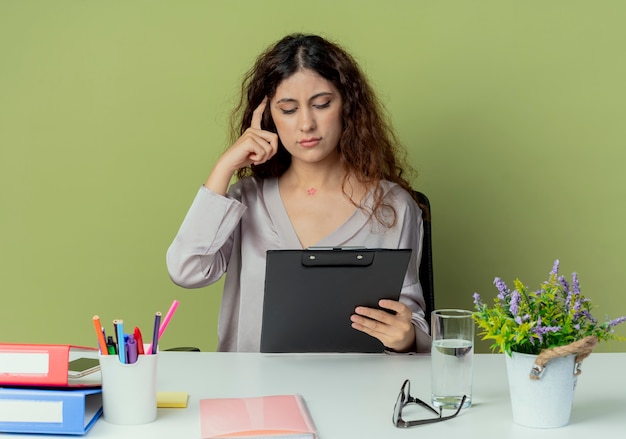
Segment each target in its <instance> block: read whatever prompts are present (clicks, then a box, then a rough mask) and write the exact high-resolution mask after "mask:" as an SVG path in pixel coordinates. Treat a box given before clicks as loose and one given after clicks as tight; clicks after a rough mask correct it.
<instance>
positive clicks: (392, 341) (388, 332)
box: [350, 299, 415, 352]
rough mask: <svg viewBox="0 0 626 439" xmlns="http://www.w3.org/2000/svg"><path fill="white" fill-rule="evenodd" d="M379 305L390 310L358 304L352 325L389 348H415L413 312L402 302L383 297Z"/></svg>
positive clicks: (395, 349) (399, 349)
mask: <svg viewBox="0 0 626 439" xmlns="http://www.w3.org/2000/svg"><path fill="white" fill-rule="evenodd" d="M378 306H380V307H381V308H384V309H388V310H390V311H392V312H391V313H390V312H387V311H384V310H381V309H375V308H367V307H365V306H357V307H356V309H355V310H354V312H355V314H352V316H351V317H350V320H352V327H353V328H354V329H357V330H359V331H362V332H365V333H366V334H369V335H371V336H372V337H375V338H377V339H378V340H380V341H381V343H382V344H383V345H385V347H387V348H391V349H393V350H394V351H398V352H406V351H410V350H414V349H415V329H414V328H413V324H412V323H411V318H412V317H413V313H412V311H411V309H410V308H409V307H408V306H406V305H405V304H404V303H402V302H398V301H396V300H389V299H381V300H380V301H379V302H378Z"/></svg>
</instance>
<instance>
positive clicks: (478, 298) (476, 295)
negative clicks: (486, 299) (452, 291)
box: [473, 293, 480, 306]
mask: <svg viewBox="0 0 626 439" xmlns="http://www.w3.org/2000/svg"><path fill="white" fill-rule="evenodd" d="M473 297H474V305H476V306H480V294H478V293H474V296H473Z"/></svg>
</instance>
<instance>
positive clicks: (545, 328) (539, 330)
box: [531, 325, 561, 343]
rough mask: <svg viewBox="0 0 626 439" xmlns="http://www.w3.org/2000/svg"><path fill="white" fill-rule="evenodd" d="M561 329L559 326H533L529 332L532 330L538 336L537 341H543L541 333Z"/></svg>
mask: <svg viewBox="0 0 626 439" xmlns="http://www.w3.org/2000/svg"><path fill="white" fill-rule="evenodd" d="M560 330H561V327H560V326H541V325H538V326H535V327H534V328H533V329H531V332H534V333H535V334H537V336H538V337H539V341H540V342H541V343H543V335H544V334H547V333H548V332H559V331H560Z"/></svg>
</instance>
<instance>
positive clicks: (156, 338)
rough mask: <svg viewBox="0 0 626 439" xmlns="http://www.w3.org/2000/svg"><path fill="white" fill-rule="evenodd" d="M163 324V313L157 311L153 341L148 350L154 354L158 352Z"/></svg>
mask: <svg viewBox="0 0 626 439" xmlns="http://www.w3.org/2000/svg"><path fill="white" fill-rule="evenodd" d="M160 325H161V313H160V312H156V313H155V314H154V330H153V331H152V343H150V348H148V352H150V353H151V354H152V355H154V354H156V353H157V345H158V344H159V328H160Z"/></svg>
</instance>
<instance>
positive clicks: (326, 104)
mask: <svg viewBox="0 0 626 439" xmlns="http://www.w3.org/2000/svg"><path fill="white" fill-rule="evenodd" d="M313 106H314V107H315V108H318V109H322V108H328V107H329V106H330V101H326V102H324V103H323V104H315V105H313Z"/></svg>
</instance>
